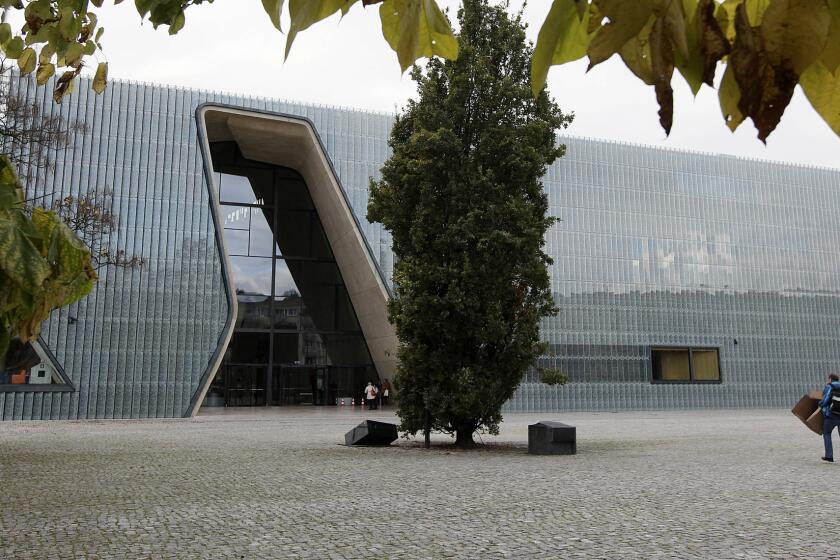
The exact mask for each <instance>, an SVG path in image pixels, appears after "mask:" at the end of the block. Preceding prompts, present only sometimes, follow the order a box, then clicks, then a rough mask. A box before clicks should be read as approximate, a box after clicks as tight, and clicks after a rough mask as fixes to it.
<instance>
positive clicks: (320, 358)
mask: <svg viewBox="0 0 840 560" xmlns="http://www.w3.org/2000/svg"><path fill="white" fill-rule="evenodd" d="M211 152H212V156H213V167H214V171H215V173H216V180H217V182H218V184H219V185H220V192H219V199H220V201H221V215H222V220H223V235H224V239H225V246H226V249H227V251H228V255H229V258H230V262H231V265H232V274H233V281H234V284H235V287H236V298H237V302H238V307H239V311H238V314H237V318H236V325H235V327H234V334H233V338H232V340H231V342H230V344H229V346H228V348H227V350H226V352H225V356H224V360H223V364H222V367H221V368H220V371H219V374H217V376H216V379H215V380H214V382H213V384H212V385H211V389H210V392H209V394H208V398H207V400H206V401H205V405H213V404H215V405H220V404H224V405H225V406H266V405H329V404H335V403H336V400H337V399H340V398H344V397H358V395H359V394H361V392H362V390H363V388H364V386H365V384H366V383H367V381H368V380H376V378H377V377H376V372H375V369H374V367H373V363H372V360H371V358H370V353H369V352H368V349H367V345H366V343H365V339H364V337H363V336H362V332H361V328H360V326H359V322H358V320H357V318H356V312H355V309H354V308H353V305H352V303H351V300H350V297H349V295H348V293H347V288H346V287H345V285H344V281H343V279H342V277H341V272H340V271H339V269H338V265H337V264H336V262H335V258H334V256H333V253H332V250H331V247H330V245H329V243H328V240H327V238H326V235H325V233H324V229H323V226H322V225H321V221H320V219H319V217H318V213H317V211H316V210H315V207H314V205H313V203H312V199H311V197H310V196H309V190H308V188H307V186H306V183H305V182H304V181H303V179H302V177H301V176H300V175H298V174H297V173H296V172H295V171H292V170H290V169H286V168H281V167H277V166H272V165H268V164H265V163H260V162H254V161H250V160H247V159H245V158H243V157H242V154H241V153H240V152H239V150H238V148H237V146H236V144H235V143H234V142H219V143H214V144H213V145H211Z"/></svg>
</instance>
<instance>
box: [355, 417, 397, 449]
mask: <svg viewBox="0 0 840 560" xmlns="http://www.w3.org/2000/svg"><path fill="white" fill-rule="evenodd" d="M398 437H399V435H398V434H397V425H396V424H390V423H388V422H377V421H376V420H365V421H364V422H362V423H361V424H359V425H358V426H356V427H355V428H353V429H352V430H350V431H349V432H347V433H346V434H344V444H345V445H391V443H392V442H394V441H396V439H397V438H398Z"/></svg>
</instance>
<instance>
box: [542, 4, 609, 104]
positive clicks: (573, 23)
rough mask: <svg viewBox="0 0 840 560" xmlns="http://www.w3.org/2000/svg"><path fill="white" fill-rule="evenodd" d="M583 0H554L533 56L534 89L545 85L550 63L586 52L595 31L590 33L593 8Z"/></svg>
mask: <svg viewBox="0 0 840 560" xmlns="http://www.w3.org/2000/svg"><path fill="white" fill-rule="evenodd" d="M580 6H584V4H583V3H581V2H576V1H575V0H554V2H553V3H552V4H551V9H550V10H549V12H548V15H547V16H546V18H545V21H544V22H543V24H542V27H541V28H540V34H539V36H538V37H537V43H536V45H535V46H534V55H533V57H532V59H531V89H532V90H533V92H534V95H535V96H536V95H538V94H539V92H540V91H542V88H543V86H544V85H545V80H546V78H547V77H548V69H549V67H551V66H553V65H556V64H565V63H567V62H571V61H573V60H577V59H579V58H583V56H585V55H586V48H587V47H588V46H589V43H590V41H592V37H593V36H594V35H595V33H594V32H593V33H587V28H588V27H589V17H590V10H583V12H582V15H581V10H580V9H579V8H580Z"/></svg>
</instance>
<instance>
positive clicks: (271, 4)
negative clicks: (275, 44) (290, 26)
mask: <svg viewBox="0 0 840 560" xmlns="http://www.w3.org/2000/svg"><path fill="white" fill-rule="evenodd" d="M262 5H263V9H265V11H266V13H267V14H268V17H270V18H271V24H272V25H273V26H274V27H276V28H277V30H278V31H283V29H282V28H281V27H280V15H281V14H282V13H283V0H262Z"/></svg>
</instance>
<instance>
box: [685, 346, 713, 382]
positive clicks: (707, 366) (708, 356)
mask: <svg viewBox="0 0 840 560" xmlns="http://www.w3.org/2000/svg"><path fill="white" fill-rule="evenodd" d="M691 370H692V372H693V373H694V380H695V381H720V368H719V366H718V351H717V350H716V349H715V350H706V349H704V350H698V349H694V350H692V351H691Z"/></svg>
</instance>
